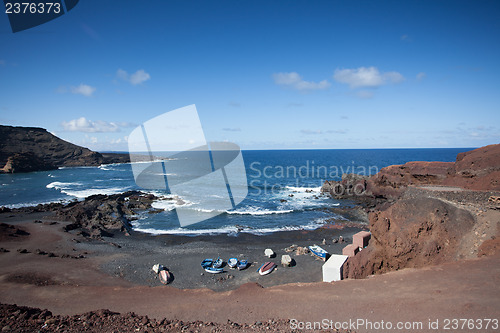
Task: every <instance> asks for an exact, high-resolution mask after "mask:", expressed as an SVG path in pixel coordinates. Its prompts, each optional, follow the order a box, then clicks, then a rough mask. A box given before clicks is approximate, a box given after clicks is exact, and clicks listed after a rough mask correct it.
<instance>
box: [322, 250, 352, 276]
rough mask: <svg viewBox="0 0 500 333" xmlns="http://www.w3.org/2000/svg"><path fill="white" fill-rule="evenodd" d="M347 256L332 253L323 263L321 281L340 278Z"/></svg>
mask: <svg viewBox="0 0 500 333" xmlns="http://www.w3.org/2000/svg"><path fill="white" fill-rule="evenodd" d="M347 258H348V257H347V256H344V255H340V254H332V255H331V256H330V258H328V260H327V261H326V262H325V263H324V264H323V282H332V281H340V280H342V272H343V268H344V263H345V262H346V260H347Z"/></svg>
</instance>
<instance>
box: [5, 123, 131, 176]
mask: <svg viewBox="0 0 500 333" xmlns="http://www.w3.org/2000/svg"><path fill="white" fill-rule="evenodd" d="M129 161H130V160H129V157H128V154H101V153H98V152H95V151H91V150H90V149H87V148H84V147H80V146H77V145H74V144H72V143H69V142H67V141H64V140H62V139H60V138H58V137H56V136H54V135H53V134H51V133H49V132H47V130H45V129H43V128H38V127H14V126H0V172H3V173H15V172H30V171H43V170H52V169H57V168H58V167H62V166H66V167H68V166H98V165H101V164H108V163H125V162H129Z"/></svg>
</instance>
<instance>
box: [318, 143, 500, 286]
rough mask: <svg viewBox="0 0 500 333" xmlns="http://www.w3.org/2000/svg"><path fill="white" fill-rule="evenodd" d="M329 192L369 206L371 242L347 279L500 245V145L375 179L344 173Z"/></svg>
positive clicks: (350, 265)
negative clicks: (452, 159) (451, 159)
mask: <svg viewBox="0 0 500 333" xmlns="http://www.w3.org/2000/svg"><path fill="white" fill-rule="evenodd" d="M322 191H323V192H327V193H330V194H331V195H332V196H333V197H335V198H350V199H355V200H356V201H358V202H360V203H363V204H365V207H367V210H368V211H369V222H370V225H369V229H370V232H371V234H372V237H371V241H370V244H369V245H368V247H366V248H364V249H362V251H360V252H359V253H358V254H356V255H355V256H352V257H350V258H349V259H348V260H347V263H346V266H345V267H344V276H345V277H349V278H363V277H366V276H368V275H371V274H378V273H385V272H389V271H393V270H399V269H402V268H419V267H425V266H429V265H434V264H439V263H443V262H448V261H454V260H458V259H462V258H471V257H473V256H475V255H489V254H494V253H497V251H498V250H499V249H500V242H499V240H498V237H499V236H500V144H496V145H490V146H486V147H482V148H478V149H475V150H472V151H469V152H465V153H461V154H458V156H457V159H456V161H455V162H449V163H448V162H409V163H406V164H403V165H392V166H388V167H386V168H383V169H381V170H380V172H379V173H378V174H376V175H373V176H371V177H362V176H358V175H343V177H342V180H341V181H327V182H325V184H324V185H323V187H322Z"/></svg>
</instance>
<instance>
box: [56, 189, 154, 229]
mask: <svg viewBox="0 0 500 333" xmlns="http://www.w3.org/2000/svg"><path fill="white" fill-rule="evenodd" d="M154 199H156V197H155V196H154V195H152V194H144V193H142V192H139V191H129V192H125V193H121V194H113V195H103V194H97V195H92V196H90V197H87V198H86V199H85V200H84V201H78V202H76V201H75V202H72V203H70V204H68V205H66V206H64V207H62V208H58V209H57V210H56V214H57V216H58V217H59V218H61V219H62V220H65V221H73V222H74V223H72V224H69V225H67V226H66V227H65V230H66V231H71V230H73V229H81V230H82V231H83V233H84V234H85V235H88V236H91V237H94V238H99V237H101V236H111V233H110V232H113V231H122V232H125V233H127V232H129V231H130V230H131V225H130V221H129V220H128V218H127V217H128V216H129V215H134V214H136V212H135V210H146V209H149V208H151V203H152V202H153V200H154Z"/></svg>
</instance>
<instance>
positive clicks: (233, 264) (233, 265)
mask: <svg viewBox="0 0 500 333" xmlns="http://www.w3.org/2000/svg"><path fill="white" fill-rule="evenodd" d="M227 265H228V266H229V267H230V268H236V266H237V265H238V259H236V258H229V260H228V261H227Z"/></svg>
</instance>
